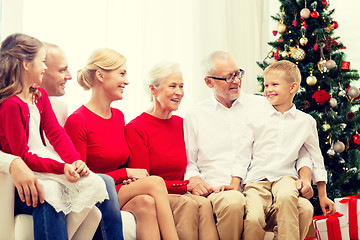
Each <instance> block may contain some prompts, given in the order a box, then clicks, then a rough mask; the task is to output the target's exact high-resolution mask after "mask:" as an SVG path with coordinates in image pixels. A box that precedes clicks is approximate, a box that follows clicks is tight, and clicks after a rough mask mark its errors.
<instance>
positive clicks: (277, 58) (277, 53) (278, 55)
mask: <svg viewBox="0 0 360 240" xmlns="http://www.w3.org/2000/svg"><path fill="white" fill-rule="evenodd" d="M274 58H275V60H279V59H280V46H279V47H278V49H277V51H276V53H274Z"/></svg>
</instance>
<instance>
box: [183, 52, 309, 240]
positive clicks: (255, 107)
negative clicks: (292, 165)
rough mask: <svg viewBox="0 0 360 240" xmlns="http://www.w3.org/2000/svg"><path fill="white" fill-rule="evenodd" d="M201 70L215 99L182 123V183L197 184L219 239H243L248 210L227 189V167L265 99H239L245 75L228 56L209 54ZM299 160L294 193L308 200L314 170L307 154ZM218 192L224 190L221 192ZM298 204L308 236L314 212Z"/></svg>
mask: <svg viewBox="0 0 360 240" xmlns="http://www.w3.org/2000/svg"><path fill="white" fill-rule="evenodd" d="M202 65H203V74H204V76H205V77H204V80H205V83H206V85H207V86H208V87H209V88H210V89H212V91H213V96H212V97H211V98H210V99H207V100H205V101H204V102H202V103H200V104H198V105H196V106H195V107H194V108H193V109H191V110H190V111H189V113H188V114H187V115H186V116H185V118H184V135H185V144H186V151H187V158H188V165H187V169H186V172H185V179H190V177H192V179H194V177H197V179H198V181H199V182H200V183H199V184H198V185H197V186H196V187H195V188H194V189H193V191H192V194H194V195H199V196H204V197H207V198H209V200H210V201H211V203H212V206H213V213H214V215H215V217H216V224H217V230H218V233H219V237H220V239H241V235H242V232H243V219H244V214H246V211H251V209H246V201H245V197H244V195H243V194H242V193H241V192H240V191H238V190H239V189H233V188H231V187H230V186H229V184H230V182H231V176H232V173H233V172H232V169H231V167H232V166H233V161H234V158H235V154H236V150H237V149H238V148H239V146H240V144H241V142H239V137H240V134H239V133H240V132H241V128H242V123H243V122H244V119H245V118H246V116H247V115H248V114H251V112H252V111H261V109H262V106H263V105H264V103H266V99H265V98H263V97H260V96H255V95H250V94H246V93H244V92H241V93H240V90H241V81H242V77H243V76H244V73H245V72H244V70H242V69H239V68H238V67H237V65H236V63H235V61H234V59H233V58H232V57H231V56H230V55H229V54H228V53H226V52H221V51H218V52H214V53H211V54H210V55H208V56H207V57H206V58H205V59H204V61H203V64H202ZM300 157H301V158H299V160H298V166H297V169H300V168H301V170H300V171H299V174H300V178H301V179H300V180H298V189H299V191H300V193H302V195H303V196H305V197H307V198H309V197H312V194H313V191H312V188H311V184H310V179H311V166H312V165H311V161H310V159H309V158H308V154H307V152H306V151H302V153H301V154H300ZM190 180H191V179H190ZM220 186H223V187H222V188H221V191H220ZM300 199H301V200H299V206H298V210H299V219H300V220H299V221H300V229H301V230H302V231H306V232H307V231H308V229H309V226H310V224H311V217H312V214H313V208H312V205H311V203H310V202H309V201H308V200H306V199H304V198H300ZM274 213H275V214H273V215H272V216H269V219H273V218H274V217H276V211H275V212H274ZM296 214H297V213H296ZM270 222H274V221H270ZM264 227H265V226H264Z"/></svg>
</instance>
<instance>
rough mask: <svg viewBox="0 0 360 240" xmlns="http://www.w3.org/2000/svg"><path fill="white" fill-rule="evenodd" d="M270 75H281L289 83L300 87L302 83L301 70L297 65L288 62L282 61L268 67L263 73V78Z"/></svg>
mask: <svg viewBox="0 0 360 240" xmlns="http://www.w3.org/2000/svg"><path fill="white" fill-rule="evenodd" d="M269 73H272V74H278V75H281V77H282V78H284V79H285V80H286V81H288V82H289V83H292V82H296V83H298V84H299V85H300V83H301V73H300V70H299V68H298V67H297V65H296V64H295V63H293V62H290V61H288V60H281V61H278V62H275V63H273V64H271V65H270V66H268V67H267V68H266V69H265V70H264V72H263V77H265V76H266V75H267V74H269Z"/></svg>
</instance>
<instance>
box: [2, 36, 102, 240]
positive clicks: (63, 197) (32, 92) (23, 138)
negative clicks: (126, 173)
mask: <svg viewBox="0 0 360 240" xmlns="http://www.w3.org/2000/svg"><path fill="white" fill-rule="evenodd" d="M45 57H46V51H45V48H44V46H43V45H42V43H41V42H40V41H39V40H37V39H35V38H33V37H30V36H27V35H24V34H13V35H10V36H8V37H7V38H6V39H5V40H4V41H3V42H2V44H1V52H0V104H1V105H0V145H1V149H2V150H3V151H4V152H7V153H11V154H13V155H17V156H20V157H21V158H23V160H24V161H25V163H26V164H27V165H28V166H29V167H30V169H32V170H33V171H36V172H35V175H36V177H37V178H38V180H39V182H40V184H41V185H42V188H43V191H44V198H45V201H46V204H50V205H51V207H52V208H54V209H55V210H56V212H58V213H60V214H59V215H58V216H57V217H51V219H50V220H52V221H54V222H53V223H52V222H51V221H50V220H49V218H47V217H43V218H41V219H42V220H39V219H37V218H36V216H38V215H39V214H37V212H38V211H41V209H42V207H43V206H39V207H37V208H35V209H34V211H33V219H34V235H35V236H34V237H35V239H36V238H39V239H42V238H44V236H42V234H45V235H48V234H51V235H52V236H51V238H52V239H59V238H58V235H61V234H60V232H61V231H58V230H54V231H53V232H50V233H49V232H46V233H42V231H49V230H48V228H47V227H44V228H43V229H42V230H39V225H48V226H50V227H51V224H55V225H56V220H54V219H57V218H59V216H60V218H62V219H63V221H65V216H66V215H68V214H69V213H70V214H69V216H68V217H67V223H68V224H69V220H70V219H74V216H78V215H79V213H80V212H82V213H84V212H86V213H85V214H84V215H85V216H86V215H87V213H88V212H89V209H91V208H94V205H95V203H97V202H101V201H103V200H105V199H106V198H108V194H107V192H106V188H105V184H104V182H103V181H102V179H101V178H100V177H99V176H97V175H96V174H93V173H91V172H90V171H89V169H88V167H87V166H86V164H85V163H84V162H83V161H81V160H79V159H80V155H79V154H78V153H77V152H76V150H75V148H74V146H73V145H72V143H71V140H70V139H69V137H68V136H67V135H66V133H65V131H64V129H63V128H62V127H61V126H60V125H59V123H58V122H57V120H56V117H55V114H54V112H53V110H52V108H51V104H50V102H49V98H48V96H47V94H46V92H45V91H44V90H43V89H41V88H37V86H39V85H40V84H41V82H42V76H43V73H44V72H45V70H46V65H45V63H44V62H45ZM44 133H45V136H46V138H47V139H48V140H49V142H50V143H51V145H52V147H50V146H46V144H45V136H44ZM24 191H25V192H26V189H24ZM43 205H45V204H43ZM85 208H86V209H85ZM39 209H40V210H39ZM94 209H95V208H94ZM40 215H41V214H40ZM44 215H45V212H44ZM84 215H83V217H85V216H84ZM75 218H76V217H75ZM78 219H79V218H78ZM39 221H40V223H39ZM75 222H76V221H75ZM71 224H73V223H71ZM74 224H78V225H79V226H80V224H81V221H80V222H79V221H77V222H76V223H74ZM83 225H86V224H84V223H83ZM65 226H66V224H65ZM57 227H59V226H57ZM69 227H70V228H69ZM68 229H73V226H68ZM95 230H96V227H95ZM95 230H94V231H95ZM74 231H75V230H74ZM74 231H69V232H68V233H67V234H66V235H68V236H64V239H67V237H69V238H70V239H71V238H72V237H73V235H74V234H75V232H74ZM94 231H93V232H94ZM65 232H66V228H65ZM90 232H91V231H90ZM38 234H39V235H38ZM60 239H63V238H60Z"/></svg>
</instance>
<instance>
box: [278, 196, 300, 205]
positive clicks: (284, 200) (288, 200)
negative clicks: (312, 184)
mask: <svg viewBox="0 0 360 240" xmlns="http://www.w3.org/2000/svg"><path fill="white" fill-rule="evenodd" d="M298 199H299V197H298V196H297V195H296V194H292V193H282V194H278V195H277V196H276V202H277V205H281V204H292V205H294V206H296V205H297V202H298Z"/></svg>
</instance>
